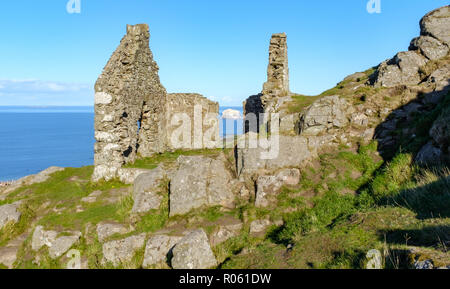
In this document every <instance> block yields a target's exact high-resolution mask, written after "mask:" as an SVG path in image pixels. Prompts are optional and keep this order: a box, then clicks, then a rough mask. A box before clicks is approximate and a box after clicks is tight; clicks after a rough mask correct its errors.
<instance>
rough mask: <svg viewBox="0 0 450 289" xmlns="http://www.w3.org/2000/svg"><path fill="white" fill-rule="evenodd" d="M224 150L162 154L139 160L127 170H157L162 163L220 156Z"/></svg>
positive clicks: (179, 151)
mask: <svg viewBox="0 0 450 289" xmlns="http://www.w3.org/2000/svg"><path fill="white" fill-rule="evenodd" d="M221 151H223V150H222V149H201V150H190V151H185V150H177V151H175V152H166V153H162V154H156V155H154V156H152V157H148V158H139V159H137V160H136V161H135V162H134V163H132V164H128V165H126V166H125V167H126V168H139V169H149V170H151V169H155V168H157V167H158V165H159V164H161V163H174V162H175V161H176V160H177V159H178V157H180V156H195V155H204V156H215V155H218V154H219V153H220V152H221Z"/></svg>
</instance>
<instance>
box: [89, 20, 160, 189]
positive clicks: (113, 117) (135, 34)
mask: <svg viewBox="0 0 450 289" xmlns="http://www.w3.org/2000/svg"><path fill="white" fill-rule="evenodd" d="M149 38H150V34H149V28H148V25H146V24H139V25H135V26H130V25H129V26H127V34H126V35H125V37H124V38H123V39H122V41H121V43H120V45H119V47H118V48H117V50H116V51H115V52H114V53H113V55H112V56H111V58H110V60H109V61H108V63H107V65H106V66H105V68H104V70H103V73H102V74H101V76H100V77H99V79H98V80H97V83H96V84H95V138H96V140H97V143H96V144H95V149H94V150H95V157H94V163H95V171H94V176H93V179H94V180H98V179H102V178H105V179H111V178H113V177H114V176H115V175H116V172H117V169H118V168H120V167H121V166H123V165H124V164H126V163H129V162H133V161H134V160H135V159H136V156H137V153H138V149H139V150H140V151H142V152H144V153H143V154H147V153H148V152H149V151H151V150H159V149H160V147H162V144H161V143H162V142H164V141H165V139H164V137H162V138H160V139H159V140H158V141H155V140H154V139H155V138H158V137H159V129H160V128H162V127H163V125H162V123H163V120H164V118H163V116H164V113H165V112H164V108H165V105H164V101H165V95H166V92H165V89H164V87H162V85H161V84H160V82H159V77H158V74H157V72H158V66H157V65H156V63H155V62H154V61H153V56H152V53H151V51H150V48H149ZM161 104H162V105H161ZM158 107H159V110H158ZM140 126H141V129H140V131H139V127H140ZM139 135H140V136H141V137H140V138H139ZM150 147H152V148H150ZM153 148H154V149H153Z"/></svg>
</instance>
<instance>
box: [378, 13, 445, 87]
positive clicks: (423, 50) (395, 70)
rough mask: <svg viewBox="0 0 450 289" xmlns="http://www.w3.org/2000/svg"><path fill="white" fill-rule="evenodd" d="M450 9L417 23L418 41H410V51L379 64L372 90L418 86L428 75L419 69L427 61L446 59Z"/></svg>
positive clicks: (431, 14) (416, 39)
mask: <svg viewBox="0 0 450 289" xmlns="http://www.w3.org/2000/svg"><path fill="white" fill-rule="evenodd" d="M449 26H450V6H444V7H441V8H439V9H436V10H434V11H432V12H430V13H428V14H427V15H426V16H425V17H423V18H422V20H421V21H420V30H421V31H420V35H421V36H420V37H417V38H414V39H413V40H412V41H411V45H410V47H409V51H407V52H400V53H398V54H397V55H396V56H395V57H394V58H392V59H390V60H387V61H385V62H383V63H382V64H380V66H379V67H378V69H377V71H376V72H375V74H374V76H373V78H372V82H373V84H374V86H375V87H394V86H397V85H417V84H419V83H420V82H421V81H422V80H423V78H424V77H427V75H425V76H424V75H421V68H422V67H423V66H424V65H425V64H426V63H427V62H428V61H430V60H437V59H440V58H443V57H445V56H446V55H448V52H449V47H450V32H449V29H448V27H449Z"/></svg>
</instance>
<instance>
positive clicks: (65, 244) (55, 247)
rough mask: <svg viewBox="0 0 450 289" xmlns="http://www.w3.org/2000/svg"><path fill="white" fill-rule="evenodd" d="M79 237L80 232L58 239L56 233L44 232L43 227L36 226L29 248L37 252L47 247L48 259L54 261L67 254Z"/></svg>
mask: <svg viewBox="0 0 450 289" xmlns="http://www.w3.org/2000/svg"><path fill="white" fill-rule="evenodd" d="M67 233H69V232H67ZM80 237H81V232H70V235H67V236H61V237H58V232H56V231H46V230H44V227H42V226H37V227H36V228H35V230H34V233H33V236H32V239H31V248H32V249H33V251H39V250H40V249H41V248H42V247H43V246H47V247H48V248H49V255H50V257H51V258H52V259H56V258H59V257H60V256H62V255H63V254H64V253H65V252H67V251H68V250H69V249H70V248H71V247H72V246H73V245H74V244H75V243H76V242H77V241H78V240H79V239H80Z"/></svg>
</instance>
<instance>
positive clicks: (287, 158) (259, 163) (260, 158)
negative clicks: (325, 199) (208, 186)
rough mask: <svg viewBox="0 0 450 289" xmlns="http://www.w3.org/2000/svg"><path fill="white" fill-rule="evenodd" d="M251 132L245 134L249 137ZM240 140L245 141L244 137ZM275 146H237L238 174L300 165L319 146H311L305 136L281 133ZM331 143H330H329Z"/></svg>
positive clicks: (311, 156)
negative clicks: (266, 147)
mask: <svg viewBox="0 0 450 289" xmlns="http://www.w3.org/2000/svg"><path fill="white" fill-rule="evenodd" d="M248 137H249V134H247V135H246V136H245V139H248ZM240 141H242V142H243V143H244V142H245V140H244V138H242V139H241V140H240ZM275 143H276V144H275V145H274V147H272V148H270V149H265V148H263V147H261V146H258V147H256V148H250V147H248V146H246V145H245V144H240V145H238V147H237V148H236V150H237V151H236V154H237V160H236V161H237V164H236V168H237V172H238V175H239V176H241V175H245V174H252V173H255V172H258V171H259V170H265V169H268V170H276V169H280V168H286V167H300V166H301V165H303V163H304V162H306V161H308V160H310V159H312V158H313V157H314V156H316V154H317V149H319V148H320V147H319V146H309V144H308V138H306V137H304V136H284V135H280V136H279V139H278V141H275ZM328 144H329V143H328ZM269 152H271V153H269Z"/></svg>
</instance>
